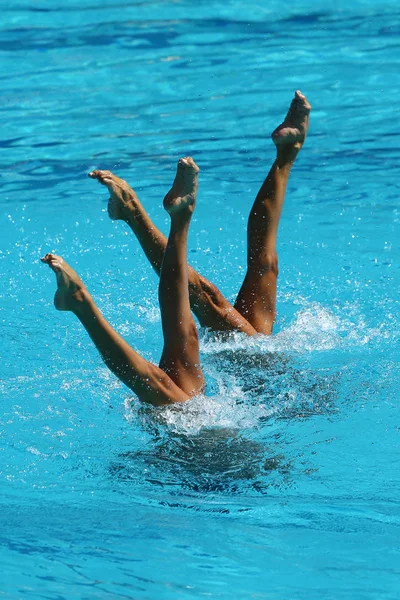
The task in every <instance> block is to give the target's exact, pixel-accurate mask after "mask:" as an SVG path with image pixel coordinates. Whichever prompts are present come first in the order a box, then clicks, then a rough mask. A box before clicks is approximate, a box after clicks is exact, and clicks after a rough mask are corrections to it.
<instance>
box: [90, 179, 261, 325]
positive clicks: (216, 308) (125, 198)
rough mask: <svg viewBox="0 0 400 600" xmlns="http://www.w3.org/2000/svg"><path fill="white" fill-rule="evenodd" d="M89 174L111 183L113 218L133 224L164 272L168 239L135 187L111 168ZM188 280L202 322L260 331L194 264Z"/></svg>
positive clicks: (156, 266) (155, 266) (156, 267)
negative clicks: (196, 269) (164, 258)
mask: <svg viewBox="0 0 400 600" xmlns="http://www.w3.org/2000/svg"><path fill="white" fill-rule="evenodd" d="M89 177H91V178H92V179H97V180H98V181H99V182H100V183H101V184H103V185H105V186H107V188H108V191H109V192H110V199H109V202H108V214H109V216H110V218H111V219H113V220H121V221H125V222H126V223H127V224H128V225H129V227H130V228H131V230H132V231H133V233H134V234H135V235H136V237H137V239H138V240H139V243H140V245H141V246H142V248H143V250H144V253H145V255H146V256H147V258H148V260H149V261H150V264H151V265H152V267H153V269H154V270H155V271H156V273H157V274H158V275H160V272H161V265H162V261H163V257H164V252H165V248H166V246H167V238H166V237H165V236H164V235H163V234H162V233H161V231H160V230H159V229H157V227H156V226H155V225H154V223H153V222H152V221H151V219H150V218H149V216H148V214H147V213H146V211H145V210H144V208H143V206H142V204H141V203H140V201H139V199H138V197H137V195H136V194H135V192H134V190H133V189H132V188H131V187H130V186H129V185H128V184H127V183H126V181H124V180H123V179H120V178H119V177H116V176H115V175H114V174H113V173H111V171H99V170H96V171H92V172H91V173H89ZM188 280H189V299H190V305H191V308H192V310H193V312H194V314H195V315H196V317H197V318H198V320H199V323H200V325H202V326H203V327H208V328H210V329H213V330H215V331H242V332H244V333H246V334H247V335H254V334H255V333H256V331H255V329H254V328H253V327H252V326H251V325H250V323H248V322H247V320H246V319H245V318H244V317H243V316H242V315H241V314H240V313H239V312H238V311H237V310H235V309H234V307H233V306H232V305H231V304H230V302H228V300H227V299H226V298H225V297H224V296H223V294H222V293H221V292H220V290H219V289H218V288H217V287H216V286H215V285H213V284H212V283H211V282H210V281H208V280H207V279H206V278H205V277H203V276H202V275H200V274H199V273H197V272H196V271H195V270H194V269H193V268H192V267H190V266H189V267H188Z"/></svg>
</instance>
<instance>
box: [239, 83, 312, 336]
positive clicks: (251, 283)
mask: <svg viewBox="0 0 400 600" xmlns="http://www.w3.org/2000/svg"><path fill="white" fill-rule="evenodd" d="M310 110H311V106H310V104H309V103H308V101H307V99H306V97H305V96H303V94H301V93H300V92H296V94H295V97H294V99H293V101H292V103H291V105H290V108H289V112H288V113H287V115H286V118H285V120H284V121H283V123H282V124H281V125H279V127H277V128H276V129H275V131H274V132H273V134H272V139H273V141H274V143H275V145H276V149H277V156H276V160H275V162H274V164H273V165H272V168H271V170H270V172H269V174H268V176H267V178H266V180H265V181H264V183H263V185H262V186H261V189H260V191H259V192H258V195H257V197H256V199H255V202H254V204H253V207H252V209H251V212H250V216H249V221H248V229H247V273H246V276H245V279H244V282H243V285H242V287H241V289H240V291H239V294H238V297H237V299H236V302H235V308H236V309H237V310H238V311H239V312H240V314H242V315H243V316H244V317H245V318H246V319H247V320H248V321H249V322H250V323H251V325H252V326H253V327H254V328H255V329H256V330H257V332H259V333H264V334H267V335H268V334H270V333H271V332H272V326H273V324H274V321H275V317H276V286H277V278H278V255H277V252H276V238H277V233H278V225H279V219H280V216H281V211H282V207H283V202H284V199H285V192H286V186H287V182H288V179H289V174H290V170H291V168H292V165H293V163H294V161H295V159H296V156H297V154H298V152H299V150H300V149H301V147H302V145H303V143H304V140H305V137H306V134H307V129H308V121H309V113H310Z"/></svg>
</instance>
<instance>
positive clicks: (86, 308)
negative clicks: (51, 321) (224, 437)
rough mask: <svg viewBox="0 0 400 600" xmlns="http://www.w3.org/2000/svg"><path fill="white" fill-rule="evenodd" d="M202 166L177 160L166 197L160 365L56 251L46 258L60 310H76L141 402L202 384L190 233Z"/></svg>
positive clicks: (180, 394) (176, 395)
mask: <svg viewBox="0 0 400 600" xmlns="http://www.w3.org/2000/svg"><path fill="white" fill-rule="evenodd" d="M197 173H198V167H197V166H196V165H195V163H194V162H193V161H192V159H190V158H186V159H181V160H180V161H179V163H178V168H177V174H176V177H175V181H174V184H173V186H172V188H171V190H170V192H168V194H167V195H166V197H165V199H164V207H165V209H166V210H167V212H169V214H170V217H171V227H170V235H169V238H168V241H167V244H166V248H165V252H164V256H163V261H162V265H161V269H160V284H159V299H160V308H161V317H162V325H163V334H164V350H163V354H162V357H161V362H160V366H159V367H157V366H156V365H153V364H151V363H149V362H148V361H146V360H144V359H143V358H142V357H141V356H140V355H139V354H138V353H137V352H136V351H135V350H133V349H132V348H131V347H130V346H129V344H127V342H125V340H124V339H123V338H122V337H121V336H120V335H119V334H118V333H117V332H116V331H115V330H114V329H113V328H112V327H111V325H110V324H109V323H108V322H107V321H106V319H105V318H104V317H103V315H102V314H101V312H100V310H99V309H98V308H97V306H96V305H95V303H94V301H93V298H92V297H91V295H90V294H89V292H88V290H87V288H86V286H85V285H84V283H83V282H82V280H81V279H80V278H79V276H78V275H77V273H76V272H75V271H74V270H73V269H71V267H69V265H67V264H66V263H65V261H64V260H63V259H62V258H61V257H59V256H56V255H54V254H46V256H45V257H44V258H42V262H44V263H46V264H48V265H49V266H50V268H51V269H52V270H53V271H54V272H55V274H56V279H57V291H56V294H55V297H54V304H55V306H56V308H57V309H58V310H68V311H72V312H73V313H74V314H75V315H76V316H77V317H78V319H79V320H80V321H81V323H82V325H83V326H84V327H85V329H86V331H87V332H88V334H89V336H90V337H91V339H92V341H93V342H94V344H95V345H96V347H97V349H98V350H99V352H100V354H101V356H102V358H103V360H104V362H105V364H106V365H107V367H108V368H109V369H110V370H111V371H112V372H113V373H114V374H115V375H116V376H117V377H118V378H119V379H120V380H121V381H122V382H123V383H125V385H127V386H128V387H129V388H131V389H132V390H133V391H134V392H135V394H136V395H137V396H138V397H139V399H140V400H142V401H143V402H148V403H150V404H153V405H163V404H171V403H174V402H184V401H185V400H188V399H189V398H190V397H191V396H193V395H195V394H197V393H199V392H200V391H201V390H202V389H203V387H204V378H203V374H202V371H201V368H200V359H199V344H198V337H197V330H196V326H195V323H194V321H193V317H192V314H191V312H190V305H189V294H188V270H187V236H188V231H189V225H190V220H191V216H192V214H193V210H194V206H195V201H196V193H197Z"/></svg>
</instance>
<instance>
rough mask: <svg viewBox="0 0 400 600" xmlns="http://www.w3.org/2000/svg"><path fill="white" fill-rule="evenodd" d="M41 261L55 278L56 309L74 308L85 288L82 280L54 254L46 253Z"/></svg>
mask: <svg viewBox="0 0 400 600" xmlns="http://www.w3.org/2000/svg"><path fill="white" fill-rule="evenodd" d="M41 261H42V262H43V263H45V264H46V265H49V267H50V269H52V270H53V271H54V273H55V274H56V278H57V286H58V287H57V291H56V294H55V296H54V306H55V307H56V309H57V310H72V311H73V310H75V308H76V306H77V304H79V303H80V302H82V300H83V292H84V290H85V289H86V288H85V286H84V284H83V282H82V281H81V279H80V278H79V276H78V275H77V273H75V271H74V270H73V269H71V267H70V266H69V265H67V263H66V262H65V261H64V260H63V259H62V258H61V256H56V255H55V254H46V256H44V257H43V258H41Z"/></svg>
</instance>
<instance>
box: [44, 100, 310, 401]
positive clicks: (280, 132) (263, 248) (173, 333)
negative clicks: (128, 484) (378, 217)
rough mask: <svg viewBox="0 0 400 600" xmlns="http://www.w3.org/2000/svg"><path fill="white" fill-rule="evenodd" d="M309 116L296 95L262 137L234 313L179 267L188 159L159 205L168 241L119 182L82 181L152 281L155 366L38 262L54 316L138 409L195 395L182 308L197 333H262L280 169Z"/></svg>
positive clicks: (191, 201) (190, 340)
mask: <svg viewBox="0 0 400 600" xmlns="http://www.w3.org/2000/svg"><path fill="white" fill-rule="evenodd" d="M310 108H311V107H310V105H309V104H308V102H307V99H306V98H305V96H303V95H302V94H301V93H300V92H296V94H295V98H294V100H293V101H292V103H291V105H290V108H289V111H288V113H287V115H286V118H285V120H284V121H283V123H282V124H281V125H280V126H279V127H277V128H276V129H275V131H274V132H273V134H272V138H273V141H274V143H275V145H276V148H277V156H276V160H275V162H274V163H273V165H272V168H271V170H270V172H269V174H268V176H267V178H266V180H265V181H264V183H263V185H262V186H261V189H260V191H259V193H258V195H257V197H256V200H255V202H254V205H253V207H252V209H251V212H250V216H249V222H248V258H247V273H246V276H245V279H244V282H243V284H242V287H241V289H240V291H239V294H238V297H237V299H236V302H235V305H234V306H232V305H231V304H230V303H229V302H228V301H227V300H226V298H224V296H223V295H222V294H221V292H220V291H219V290H218V288H216V287H215V286H214V285H213V284H212V283H210V282H209V281H208V280H207V279H205V278H204V277H202V276H201V275H200V274H199V273H197V272H196V271H195V270H194V269H192V268H191V267H189V266H188V265H187V236H188V231H189V225H190V220H191V217H192V214H193V210H194V207H195V202H196V195H197V179H198V170H199V169H198V167H197V165H196V164H195V163H194V161H193V160H192V159H191V158H185V159H181V160H180V161H179V163H178V168H177V174H176V177H175V180H174V183H173V186H172V188H171V190H170V191H169V192H168V194H167V195H166V197H165V199H164V207H165V208H166V210H167V211H168V213H169V214H170V217H171V225H170V233H169V237H168V239H167V238H165V236H164V235H163V234H162V233H161V232H160V231H159V230H158V229H157V228H156V227H155V226H154V225H153V223H152V222H151V220H150V219H149V217H148V215H147V214H146V212H145V210H144V209H143V207H142V205H141V204H140V202H139V200H138V198H137V196H136V194H135V192H134V191H133V190H132V189H131V188H130V187H129V186H128V184H127V183H126V182H125V181H123V180H122V179H120V178H118V177H116V176H115V175H113V174H112V173H110V172H109V171H93V173H90V174H89V176H90V177H92V178H94V179H98V181H99V182H100V183H102V184H104V185H106V186H107V187H108V189H109V192H110V196H111V197H110V200H109V206H108V210H109V215H110V217H111V218H112V219H119V220H124V221H126V222H127V223H128V225H129V226H130V227H131V229H132V230H133V232H134V233H135V235H136V236H137V238H138V240H139V242H140V244H141V246H142V248H143V250H144V252H145V254H146V256H147V257H148V259H149V261H150V263H151V264H152V266H153V268H154V269H155V270H156V272H157V273H158V274H159V276H160V282H159V302H160V309H161V319H162V328H163V335H164V349H163V353H162V357H161V361H160V366H159V367H157V366H155V365H153V364H151V363H149V362H148V361H146V360H144V359H143V358H142V357H141V356H140V355H139V354H138V353H137V352H135V351H134V350H133V349H132V348H131V347H130V346H129V345H128V344H127V343H126V342H125V341H124V340H123V339H122V338H121V336H119V334H117V333H116V332H115V331H114V329H113V328H112V327H111V325H110V324H109V323H108V322H107V321H106V320H105V319H104V317H103V315H102V314H101V312H100V311H99V309H98V308H97V307H96V305H95V303H94V301H93V299H92V298H91V296H90V294H89V292H88V291H87V289H86V287H85V285H84V284H83V282H82V281H81V279H80V278H79V276H78V275H77V274H76V273H75V271H73V270H72V269H71V268H70V267H69V266H68V265H67V264H66V263H65V262H64V261H63V259H62V258H60V257H58V256H56V255H54V254H47V255H46V256H45V257H44V258H43V259H42V261H43V262H44V263H47V264H48V265H49V266H50V267H51V268H52V270H53V271H54V272H55V274H56V277H57V285H58V289H57V292H56V295H55V298H54V302H55V306H56V308H57V309H58V310H69V311H72V312H74V313H75V314H76V316H77V317H78V318H79V320H80V321H81V323H82V324H83V326H84V327H85V329H86V330H87V332H88V334H89V335H90V337H91V338H92V340H93V342H94V343H95V345H96V347H97V349H98V350H99V352H100V354H101V356H102V358H103V360H104V362H105V364H106V365H107V366H108V367H109V368H110V370H111V371H113V373H114V374H115V375H116V376H117V377H118V378H119V379H121V381H123V383H125V384H126V385H127V386H128V387H129V388H131V389H132V390H133V391H134V392H135V393H136V394H137V396H138V397H139V399H140V400H142V401H144V402H148V403H150V404H153V405H162V404H170V403H174V402H184V401H185V400H188V399H189V398H190V397H192V396H193V395H195V394H197V393H199V392H200V391H201V390H202V389H203V386H204V378H203V374H202V371H201V368H200V359H199V343H198V334H197V329H196V325H195V323H194V320H193V317H192V314H191V311H190V309H192V310H193V312H194V313H195V314H196V316H197V318H198V319H199V322H200V324H201V325H203V326H205V327H209V328H211V329H214V330H216V331H242V332H244V333H246V334H248V335H254V334H256V333H264V334H270V333H271V331H272V326H273V323H274V320H275V315H276V282H277V276H278V259H277V253H276V237H277V231H278V225H279V219H280V214H281V211H282V206H283V202H284V197H285V191H286V185H287V182H288V178H289V174H290V170H291V167H292V165H293V162H294V160H295V158H296V156H297V154H298V152H299V150H300V148H301V147H302V145H303V142H304V139H305V136H306V133H307V128H308V118H309V112H310Z"/></svg>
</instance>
